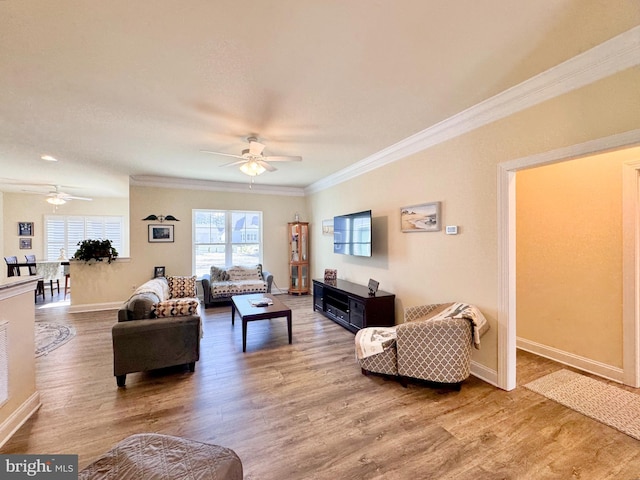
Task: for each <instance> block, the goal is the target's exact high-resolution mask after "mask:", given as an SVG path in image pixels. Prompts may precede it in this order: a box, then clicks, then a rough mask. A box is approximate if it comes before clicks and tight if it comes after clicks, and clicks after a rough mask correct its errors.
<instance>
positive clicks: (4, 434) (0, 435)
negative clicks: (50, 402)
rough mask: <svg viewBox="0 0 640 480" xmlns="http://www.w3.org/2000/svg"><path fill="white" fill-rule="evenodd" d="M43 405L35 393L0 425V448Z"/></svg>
mask: <svg viewBox="0 0 640 480" xmlns="http://www.w3.org/2000/svg"><path fill="white" fill-rule="evenodd" d="M41 405H42V403H40V394H39V393H38V392H35V393H33V394H32V395H31V396H30V397H29V398H27V399H26V400H25V401H24V402H23V403H22V405H20V406H19V407H18V408H17V409H16V410H15V411H14V412H13V413H11V415H9V417H7V419H6V420H5V421H4V422H2V424H0V448H2V447H3V446H4V444H5V443H7V441H8V440H9V439H10V438H11V437H12V435H13V434H14V433H16V432H17V431H18V429H19V428H20V427H21V426H22V425H24V423H25V422H26V421H27V420H29V419H30V418H31V416H32V415H33V414H34V413H36V412H37V411H38V409H39V408H40V406H41Z"/></svg>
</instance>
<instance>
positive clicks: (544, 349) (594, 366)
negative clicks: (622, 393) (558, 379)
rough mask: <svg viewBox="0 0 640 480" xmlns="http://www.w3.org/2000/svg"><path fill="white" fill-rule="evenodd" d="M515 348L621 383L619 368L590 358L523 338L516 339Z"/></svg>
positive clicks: (621, 372) (621, 375) (621, 376)
mask: <svg viewBox="0 0 640 480" xmlns="http://www.w3.org/2000/svg"><path fill="white" fill-rule="evenodd" d="M517 346H518V348H519V349H521V350H524V351H526V352H530V353H534V354H536V355H539V356H541V357H544V358H548V359H549V360H553V361H554V362H558V363H562V364H563V365H568V366H569V367H573V368H577V369H579V370H583V371H585V372H588V373H592V374H594V375H598V376H600V377H604V378H606V379H609V380H613V381H614V382H618V383H623V371H622V369H621V368H618V367H614V366H612V365H607V364H605V363H602V362H597V361H595V360H592V359H590V358H585V357H581V356H580V355H575V354H573V353H570V352H565V351H564V350H559V349H557V348H553V347H549V346H548V345H542V344H540V343H536V342H532V341H530V340H526V339H524V338H520V337H518V339H517Z"/></svg>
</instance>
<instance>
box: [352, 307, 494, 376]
mask: <svg viewBox="0 0 640 480" xmlns="http://www.w3.org/2000/svg"><path fill="white" fill-rule="evenodd" d="M444 305H447V304H431V305H421V306H417V307H409V308H407V309H405V315H404V320H405V323H403V324H400V325H398V326H397V328H396V339H395V340H393V341H390V342H388V343H387V344H385V345H384V350H383V352H382V353H379V354H376V355H372V356H369V357H365V358H361V359H359V363H360V366H361V368H362V372H363V373H364V374H367V373H368V372H375V373H382V374H386V375H396V376H398V377H399V378H400V380H401V382H402V383H403V384H404V377H411V378H417V379H421V380H426V381H430V382H436V383H443V384H454V385H455V386H456V387H459V386H460V384H461V383H462V382H463V381H464V380H466V379H467V378H468V377H469V374H470V371H471V348H472V346H473V336H472V334H473V329H472V325H471V322H470V321H469V320H468V319H466V318H450V317H448V318H435V319H432V317H434V316H436V315H437V314H438V313H439V312H440V311H441V310H442V308H441V307H443V306H444ZM483 333H484V331H481V332H480V334H483Z"/></svg>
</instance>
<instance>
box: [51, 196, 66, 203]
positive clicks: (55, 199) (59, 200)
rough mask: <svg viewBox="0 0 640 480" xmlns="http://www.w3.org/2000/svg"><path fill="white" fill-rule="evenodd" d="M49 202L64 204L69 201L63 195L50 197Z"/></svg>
mask: <svg viewBox="0 0 640 480" xmlns="http://www.w3.org/2000/svg"><path fill="white" fill-rule="evenodd" d="M47 202H48V203H50V204H51V205H64V204H65V203H67V201H66V200H65V199H64V198H62V197H49V198H47Z"/></svg>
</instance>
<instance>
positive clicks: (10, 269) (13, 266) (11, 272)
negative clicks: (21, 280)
mask: <svg viewBox="0 0 640 480" xmlns="http://www.w3.org/2000/svg"><path fill="white" fill-rule="evenodd" d="M4 261H5V262H7V277H19V276H20V267H19V266H18V257H4Z"/></svg>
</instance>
